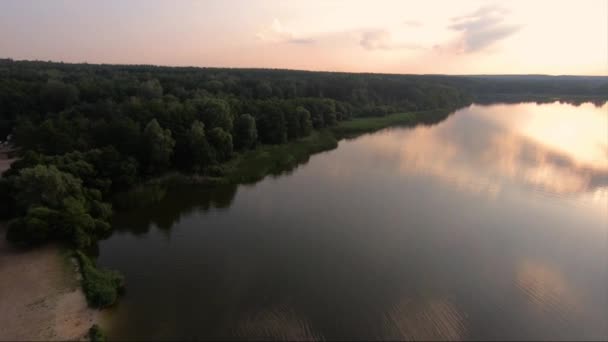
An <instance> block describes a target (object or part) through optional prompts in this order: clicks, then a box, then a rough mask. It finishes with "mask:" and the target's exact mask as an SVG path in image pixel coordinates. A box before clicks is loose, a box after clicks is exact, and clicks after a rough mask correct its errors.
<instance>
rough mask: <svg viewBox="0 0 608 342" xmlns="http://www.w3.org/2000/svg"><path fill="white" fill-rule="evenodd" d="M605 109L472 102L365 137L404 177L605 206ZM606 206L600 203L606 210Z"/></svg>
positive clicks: (607, 125)
mask: <svg viewBox="0 0 608 342" xmlns="http://www.w3.org/2000/svg"><path fill="white" fill-rule="evenodd" d="M607 111H608V106H607V105H604V106H603V107H594V106H593V105H591V104H583V105H581V106H578V107H575V106H571V105H563V104H559V103H554V104H545V105H535V104H529V103H528V104H518V105H493V106H477V105H474V106H471V107H469V108H467V109H464V110H462V111H460V112H459V113H456V114H455V115H453V116H452V117H450V118H449V119H448V120H447V121H445V122H443V123H441V124H440V125H438V126H434V127H424V126H420V127H416V128H414V129H412V130H405V131H404V130H394V131H387V132H386V134H381V135H374V136H369V137H367V138H364V139H365V140H366V142H365V144H367V146H369V148H372V149H373V150H374V153H375V154H376V155H377V156H382V157H383V158H385V159H387V160H393V161H394V162H396V163H398V164H399V169H400V170H401V172H403V173H404V174H412V173H416V174H423V175H429V176H432V177H435V178H437V179H440V180H443V181H445V182H446V183H448V184H451V185H452V186H454V187H457V188H459V189H463V190H466V191H468V192H472V193H483V194H485V195H487V196H491V197H493V196H496V195H497V194H498V193H500V192H501V191H502V189H504V188H505V187H511V186H512V185H519V186H524V187H527V188H529V189H532V190H534V191H540V192H543V193H550V194H555V195H560V196H577V197H579V198H584V199H585V200H587V201H591V202H594V203H598V204H600V205H601V204H605V203H606V200H607V199H608V197H607V196H606V194H607V193H608V191H606V184H604V183H606V181H607V179H608V156H607V155H606V153H608V141H607V140H608V136H607V129H608V121H607V120H608V113H607ZM604 209H605V208H604Z"/></svg>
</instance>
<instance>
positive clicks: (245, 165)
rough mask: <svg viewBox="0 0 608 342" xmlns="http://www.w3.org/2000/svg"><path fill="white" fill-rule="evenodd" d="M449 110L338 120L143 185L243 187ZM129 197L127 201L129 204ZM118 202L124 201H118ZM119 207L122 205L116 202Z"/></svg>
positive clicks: (431, 118) (429, 120) (436, 116)
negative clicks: (207, 171) (346, 143)
mask: <svg viewBox="0 0 608 342" xmlns="http://www.w3.org/2000/svg"><path fill="white" fill-rule="evenodd" d="M450 112H451V111H448V110H435V111H421V112H407V113H395V114H390V115H386V116H381V117H364V118H355V119H351V120H347V121H340V122H338V124H337V125H335V126H333V127H332V128H329V129H323V130H315V131H313V132H312V133H311V134H310V135H309V136H307V137H305V138H302V139H298V140H294V141H291V142H288V143H285V144H280V145H261V146H258V147H257V148H256V149H254V150H251V151H247V152H244V153H238V154H236V155H235V156H234V157H233V158H232V159H231V160H229V161H228V162H226V163H224V164H221V165H219V166H217V167H215V168H214V169H213V170H212V172H211V175H207V176H200V175H195V174H184V173H180V172H171V173H167V174H165V175H163V176H161V177H157V178H154V179H151V180H149V181H147V182H146V184H147V185H150V184H153V185H170V184H199V185H218V184H247V183H253V182H257V181H259V180H261V179H262V178H264V177H265V176H267V175H278V174H281V173H284V172H289V171H291V170H293V169H294V168H295V167H296V166H298V165H299V164H301V163H304V162H306V161H307V160H308V159H309V158H310V156H312V155H314V154H316V153H320V152H324V151H329V150H332V149H334V148H336V147H337V146H338V141H339V140H340V139H342V138H352V137H355V136H357V135H360V134H365V133H371V132H374V131H377V130H380V129H384V128H388V127H391V126H413V125H416V124H418V123H420V124H423V123H425V122H431V121H433V120H434V119H436V118H438V117H441V118H445V117H447V115H448V114H449V113H450ZM132 200H133V199H132V198H129V199H128V201H132ZM119 202H125V201H123V200H119ZM118 204H119V205H118V206H119V207H122V206H123V205H122V204H123V203H118Z"/></svg>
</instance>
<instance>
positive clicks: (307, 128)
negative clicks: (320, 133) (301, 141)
mask: <svg viewBox="0 0 608 342" xmlns="http://www.w3.org/2000/svg"><path fill="white" fill-rule="evenodd" d="M296 114H297V117H298V130H299V131H298V136H300V137H305V136H307V135H309V134H310V132H311V131H312V121H311V119H310V112H309V111H308V110H307V109H306V108H304V107H302V106H300V107H298V108H296Z"/></svg>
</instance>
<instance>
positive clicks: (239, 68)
mask: <svg viewBox="0 0 608 342" xmlns="http://www.w3.org/2000/svg"><path fill="white" fill-rule="evenodd" d="M0 61H11V62H38V63H54V64H71V65H98V66H132V67H138V66H140V67H155V68H177V69H179V68H182V69H231V70H270V71H296V72H310V73H332V74H358V75H388V76H450V77H489V76H543V77H600V78H601V77H604V78H608V73H606V74H604V75H598V74H576V75H575V74H540V73H539V74H536V73H522V74H517V73H511V74H509V73H507V74H504V73H503V74H489V73H482V74H414V73H390V72H369V71H337V70H312V69H291V68H265V67H230V66H200V65H170V64H145V63H142V64H139V63H124V62H123V63H105V62H87V61H81V62H70V61H54V60H43V59H15V58H11V57H0Z"/></svg>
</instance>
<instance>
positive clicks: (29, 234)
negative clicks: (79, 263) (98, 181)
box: [7, 164, 112, 248]
mask: <svg viewBox="0 0 608 342" xmlns="http://www.w3.org/2000/svg"><path fill="white" fill-rule="evenodd" d="M10 181H11V183H12V184H11V186H12V187H13V191H14V194H15V195H14V196H15V197H14V198H15V206H16V211H17V212H20V213H23V215H22V216H19V217H17V218H15V219H14V220H12V221H11V222H10V224H9V229H8V232H7V238H8V239H9V240H11V241H13V242H15V243H18V244H22V245H27V244H35V243H41V242H45V241H47V240H49V239H53V238H60V239H65V240H67V241H70V242H71V243H72V244H73V245H74V246H76V247H78V248H84V247H88V246H90V245H91V244H92V243H93V242H95V241H96V239H97V237H98V236H103V235H105V234H107V233H108V232H109V229H110V227H109V224H108V223H107V220H109V218H110V216H111V214H112V208H111V206H110V205H109V204H107V203H103V202H101V193H100V192H99V190H95V189H89V188H83V187H82V181H81V180H80V179H79V178H76V177H74V176H73V175H72V174H70V173H66V172H62V171H60V170H59V169H58V168H57V167H56V166H54V165H50V166H46V165H42V164H39V165H36V166H34V167H29V168H24V169H22V170H21V171H20V172H19V173H18V174H17V175H16V176H14V177H12V178H10Z"/></svg>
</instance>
